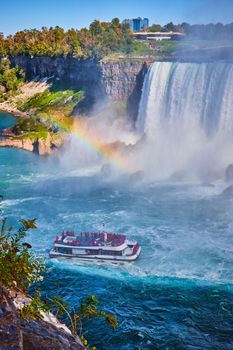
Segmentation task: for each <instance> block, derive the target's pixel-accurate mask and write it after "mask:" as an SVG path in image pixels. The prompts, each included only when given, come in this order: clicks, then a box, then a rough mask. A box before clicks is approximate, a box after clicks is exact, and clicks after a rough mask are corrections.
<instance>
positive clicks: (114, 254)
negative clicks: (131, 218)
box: [50, 231, 141, 262]
mask: <svg viewBox="0 0 233 350" xmlns="http://www.w3.org/2000/svg"><path fill="white" fill-rule="evenodd" d="M140 252H141V247H140V246H139V244H138V243H137V242H136V241H130V240H128V239H127V238H126V236H125V235H121V234H115V233H107V232H101V233H98V232H80V233H79V234H76V233H74V232H64V231H63V232H62V234H61V236H57V237H56V239H55V241H54V247H53V248H52V249H51V251H50V257H51V258H59V257H63V258H78V259H89V260H90V259H91V260H96V259H98V260H110V261H129V262H130V261H134V260H136V259H137V258H138V256H139V254H140Z"/></svg>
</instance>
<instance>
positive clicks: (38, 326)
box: [0, 285, 86, 350]
mask: <svg viewBox="0 0 233 350" xmlns="http://www.w3.org/2000/svg"><path fill="white" fill-rule="evenodd" d="M15 295H17V293H13V292H12V291H11V292H10V293H9V292H8V290H7V289H6V288H5V287H4V286H1V285H0V349H1V350H8V349H12V350H55V349H56V350H85V349H86V348H85V347H84V346H83V345H82V343H81V340H80V339H79V338H78V337H77V336H75V335H72V334H71V332H70V331H69V330H68V329H67V328H66V326H65V325H62V324H61V323H60V322H59V321H58V320H57V319H56V318H55V317H54V316H53V319H52V321H50V322H47V321H44V320H42V319H37V320H31V321H25V320H22V319H20V317H19V312H18V310H17V308H16V305H15V299H16V296H15Z"/></svg>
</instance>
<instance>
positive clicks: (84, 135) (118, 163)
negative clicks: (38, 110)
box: [49, 115, 130, 172]
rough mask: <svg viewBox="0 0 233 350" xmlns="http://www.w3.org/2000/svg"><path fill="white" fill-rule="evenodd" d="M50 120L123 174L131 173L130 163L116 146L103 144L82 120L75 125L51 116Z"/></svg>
mask: <svg viewBox="0 0 233 350" xmlns="http://www.w3.org/2000/svg"><path fill="white" fill-rule="evenodd" d="M49 119H50V121H52V122H53V123H54V124H56V125H57V126H58V127H59V128H60V129H61V130H63V131H64V132H67V133H70V134H72V135H74V136H75V137H77V138H78V140H80V141H81V142H82V143H84V144H85V145H87V146H88V147H90V148H91V149H93V150H94V151H95V152H97V153H99V154H100V155H101V156H102V157H104V158H105V159H107V160H108V161H109V162H110V163H111V164H112V165H113V166H114V167H115V168H117V169H118V170H120V171H121V172H130V167H129V163H128V162H127V159H126V158H125V157H123V155H122V153H120V151H119V149H117V147H116V144H115V145H114V144H107V145H106V144H103V143H102V142H101V140H100V137H99V136H98V135H96V134H94V133H93V131H90V130H89V129H88V128H87V127H86V125H85V123H84V122H83V121H82V120H81V119H80V120H79V121H78V120H76V121H75V123H74V122H73V121H71V120H70V119H66V120H62V121H61V120H58V119H57V118H53V117H52V116H51V115H50V118H49Z"/></svg>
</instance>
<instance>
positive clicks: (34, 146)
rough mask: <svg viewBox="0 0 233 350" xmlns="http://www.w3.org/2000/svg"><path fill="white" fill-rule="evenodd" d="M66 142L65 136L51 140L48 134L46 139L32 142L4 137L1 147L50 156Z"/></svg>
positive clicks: (28, 139)
mask: <svg viewBox="0 0 233 350" xmlns="http://www.w3.org/2000/svg"><path fill="white" fill-rule="evenodd" d="M64 141H65V135H60V136H57V137H56V139H51V137H50V135H49V134H48V136H47V138H46V139H37V140H31V139H30V138H21V139H20V138H17V137H12V136H11V137H2V138H0V147H14V148H20V149H24V150H25V151H29V152H34V153H36V154H39V155H49V154H51V153H52V152H53V150H54V149H56V148H60V147H61V146H62V144H63V143H64Z"/></svg>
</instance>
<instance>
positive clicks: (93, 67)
mask: <svg viewBox="0 0 233 350" xmlns="http://www.w3.org/2000/svg"><path fill="white" fill-rule="evenodd" d="M11 61H12V64H13V65H16V64H17V65H18V66H20V67H21V68H23V69H24V71H25V72H26V78H27V79H28V80H32V79H41V78H48V77H50V78H51V79H53V81H54V83H55V85H56V86H57V87H59V88H75V89H83V90H84V91H85V92H86V99H87V102H86V105H88V106H91V105H93V104H94V103H95V102H98V101H100V100H103V99H105V98H109V99H111V100H114V101H116V100H120V101H126V102H127V104H128V110H129V113H130V114H135V111H136V110H137V106H138V104H139V100H140V96H141V90H142V85H143V80H144V76H145V74H146V72H147V71H148V68H149V66H150V62H146V61H144V60H138V61H123V60H122V61H117V62H99V61H96V60H95V59H86V60H78V59H75V58H73V57H48V56H35V57H29V56H15V57H11ZM86 105H85V106H86Z"/></svg>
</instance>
